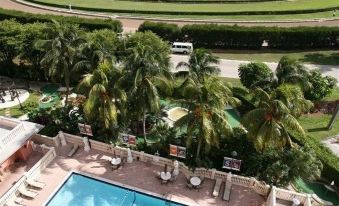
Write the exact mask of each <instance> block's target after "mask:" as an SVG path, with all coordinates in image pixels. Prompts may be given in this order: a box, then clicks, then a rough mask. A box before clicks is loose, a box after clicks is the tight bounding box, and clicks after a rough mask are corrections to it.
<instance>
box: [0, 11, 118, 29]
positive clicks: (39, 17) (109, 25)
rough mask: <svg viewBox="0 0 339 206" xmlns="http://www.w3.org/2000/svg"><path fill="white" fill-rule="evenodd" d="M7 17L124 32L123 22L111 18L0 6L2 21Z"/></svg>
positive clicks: (0, 18)
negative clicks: (62, 14) (44, 13)
mask: <svg viewBox="0 0 339 206" xmlns="http://www.w3.org/2000/svg"><path fill="white" fill-rule="evenodd" d="M5 19H16V20H17V21H18V22H20V23H24V24H26V23H34V22H37V21H39V22H50V21H51V20H52V19H55V20H57V21H60V20H63V21H66V22H70V23H74V24H79V25H80V27H83V28H86V29H89V30H95V29H112V30H113V31H115V32H122V24H121V22H120V21H117V20H111V19H106V20H105V19H90V18H79V17H74V16H67V17H66V16H59V15H43V14H31V13H26V12H21V11H15V10H7V9H2V8H0V21H2V20H5Z"/></svg>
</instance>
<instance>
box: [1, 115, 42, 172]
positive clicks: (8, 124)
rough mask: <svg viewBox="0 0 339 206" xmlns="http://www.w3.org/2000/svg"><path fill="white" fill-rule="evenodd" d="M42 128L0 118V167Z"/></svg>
mask: <svg viewBox="0 0 339 206" xmlns="http://www.w3.org/2000/svg"><path fill="white" fill-rule="evenodd" d="M43 127H44V126H42V125H40V124H36V123H32V122H27V121H20V120H18V119H14V118H8V117H3V116H0V165H1V164H2V163H3V162H4V161H6V160H7V159H8V158H9V157H10V156H12V155H13V154H14V153H15V152H16V151H17V150H18V149H20V148H21V147H22V146H23V145H24V144H25V142H26V141H27V140H29V139H30V138H31V137H32V136H33V135H35V134H36V133H38V132H39V131H40V130H41V129H42V128H43Z"/></svg>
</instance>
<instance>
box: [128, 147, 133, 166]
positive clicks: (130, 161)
mask: <svg viewBox="0 0 339 206" xmlns="http://www.w3.org/2000/svg"><path fill="white" fill-rule="evenodd" d="M132 162H133V157H132V152H131V150H130V148H128V149H127V163H132Z"/></svg>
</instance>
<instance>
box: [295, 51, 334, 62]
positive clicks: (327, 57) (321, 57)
mask: <svg viewBox="0 0 339 206" xmlns="http://www.w3.org/2000/svg"><path fill="white" fill-rule="evenodd" d="M300 61H303V62H309V63H312V64H323V65H339V52H333V53H331V54H321V53H311V54H306V55H305V56H304V58H301V59H300Z"/></svg>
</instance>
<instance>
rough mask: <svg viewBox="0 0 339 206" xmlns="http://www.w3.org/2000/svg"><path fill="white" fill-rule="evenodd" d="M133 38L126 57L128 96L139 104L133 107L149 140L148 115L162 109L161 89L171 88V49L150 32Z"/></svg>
mask: <svg viewBox="0 0 339 206" xmlns="http://www.w3.org/2000/svg"><path fill="white" fill-rule="evenodd" d="M130 41H131V42H133V45H132V47H130V48H129V49H128V50H127V52H128V54H127V57H126V59H125V60H124V64H125V68H126V78H127V79H129V81H130V82H131V87H130V90H129V93H130V95H129V97H130V99H131V101H134V102H136V103H137V104H138V105H140V106H139V107H136V108H133V109H134V110H135V111H136V113H137V114H138V116H142V124H143V136H144V140H145V142H146V141H147V137H146V114H147V112H151V113H153V112H158V111H159V108H160V105H159V95H160V94H159V92H162V93H168V92H169V90H170V88H171V74H170V72H169V55H168V54H169V48H168V46H167V45H166V43H164V42H162V41H161V40H160V39H159V38H158V37H157V36H155V35H154V34H153V33H150V32H146V33H136V34H135V35H134V36H132V37H131V40H130ZM127 44H129V42H127ZM156 47H159V50H158V49H157V48H156ZM162 49H163V50H162Z"/></svg>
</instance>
